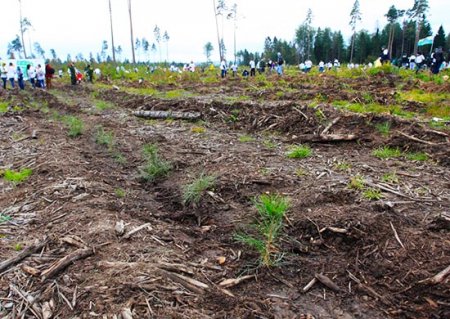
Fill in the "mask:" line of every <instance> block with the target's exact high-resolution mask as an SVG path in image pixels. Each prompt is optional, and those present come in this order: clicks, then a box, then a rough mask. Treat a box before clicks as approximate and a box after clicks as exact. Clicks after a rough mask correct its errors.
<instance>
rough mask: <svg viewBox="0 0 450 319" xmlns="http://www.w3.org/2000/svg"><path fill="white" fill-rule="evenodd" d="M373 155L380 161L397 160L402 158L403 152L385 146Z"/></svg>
mask: <svg viewBox="0 0 450 319" xmlns="http://www.w3.org/2000/svg"><path fill="white" fill-rule="evenodd" d="M372 155H373V156H375V157H378V158H380V159H388V158H396V157H400V156H402V152H401V151H400V150H399V149H398V148H391V147H389V146H383V147H380V148H377V149H376V150H374V151H373V152H372Z"/></svg>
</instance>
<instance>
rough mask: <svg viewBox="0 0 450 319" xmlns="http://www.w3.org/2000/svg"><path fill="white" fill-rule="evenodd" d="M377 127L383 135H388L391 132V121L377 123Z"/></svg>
mask: <svg viewBox="0 0 450 319" xmlns="http://www.w3.org/2000/svg"><path fill="white" fill-rule="evenodd" d="M375 128H376V129H377V131H378V132H380V133H381V134H382V135H384V136H388V135H389V133H390V132H391V123H390V122H383V123H378V124H376V125H375Z"/></svg>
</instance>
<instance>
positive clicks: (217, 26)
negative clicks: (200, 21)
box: [213, 0, 223, 61]
mask: <svg viewBox="0 0 450 319" xmlns="http://www.w3.org/2000/svg"><path fill="white" fill-rule="evenodd" d="M213 5H214V18H215V19H216V30H217V44H218V45H219V55H220V61H222V57H223V56H222V46H221V45H220V35H219V22H218V21H217V7H216V0H213Z"/></svg>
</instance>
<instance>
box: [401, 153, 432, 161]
mask: <svg viewBox="0 0 450 319" xmlns="http://www.w3.org/2000/svg"><path fill="white" fill-rule="evenodd" d="M406 158H407V159H409V160H410V161H418V162H425V161H427V160H428V155H427V154H426V153H423V152H417V153H408V154H406Z"/></svg>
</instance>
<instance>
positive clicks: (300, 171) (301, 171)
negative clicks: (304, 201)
mask: <svg viewBox="0 0 450 319" xmlns="http://www.w3.org/2000/svg"><path fill="white" fill-rule="evenodd" d="M295 175H297V176H298V177H302V176H307V175H309V173H308V171H307V170H306V169H304V168H302V167H299V168H297V169H296V170H295Z"/></svg>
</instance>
